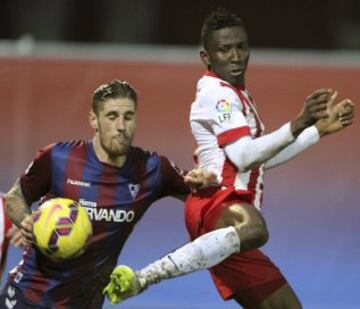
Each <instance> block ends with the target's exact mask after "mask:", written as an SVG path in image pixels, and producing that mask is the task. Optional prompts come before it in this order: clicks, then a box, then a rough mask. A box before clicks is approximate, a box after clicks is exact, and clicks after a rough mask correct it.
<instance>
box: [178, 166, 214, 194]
mask: <svg viewBox="0 0 360 309" xmlns="http://www.w3.org/2000/svg"><path fill="white" fill-rule="evenodd" d="M184 180H185V183H186V184H187V186H188V187H189V188H190V189H191V190H199V189H203V188H207V187H210V186H216V185H218V184H219V183H218V181H217V178H216V175H215V173H213V172H211V171H207V170H204V169H201V168H194V169H192V170H191V171H190V172H188V173H187V174H186V176H185V178H184Z"/></svg>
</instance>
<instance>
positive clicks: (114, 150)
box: [110, 144, 130, 157]
mask: <svg viewBox="0 0 360 309" xmlns="http://www.w3.org/2000/svg"><path fill="white" fill-rule="evenodd" d="M129 149H130V144H120V145H116V146H113V147H111V150H110V155H111V156H113V157H118V156H124V155H126V154H127V153H128V152H129Z"/></svg>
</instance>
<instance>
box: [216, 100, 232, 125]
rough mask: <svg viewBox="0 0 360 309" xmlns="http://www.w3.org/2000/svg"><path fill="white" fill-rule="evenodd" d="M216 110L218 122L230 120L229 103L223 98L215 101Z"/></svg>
mask: <svg viewBox="0 0 360 309" xmlns="http://www.w3.org/2000/svg"><path fill="white" fill-rule="evenodd" d="M216 111H217V114H218V118H219V121H220V123H230V122H232V117H231V103H230V102H229V101H226V100H225V99H221V100H219V101H217V103H216Z"/></svg>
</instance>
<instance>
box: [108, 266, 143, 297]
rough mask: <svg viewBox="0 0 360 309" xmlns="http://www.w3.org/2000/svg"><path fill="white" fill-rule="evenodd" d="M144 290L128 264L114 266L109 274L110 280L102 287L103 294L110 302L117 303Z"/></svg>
mask: <svg viewBox="0 0 360 309" xmlns="http://www.w3.org/2000/svg"><path fill="white" fill-rule="evenodd" d="M143 290H144V287H142V286H141V283H140V280H139V278H138V277H137V276H136V274H135V272H134V271H133V270H132V269H131V268H130V267H128V266H125V265H119V266H117V267H115V269H114V270H113V272H112V273H111V275H110V282H109V284H108V285H107V286H106V287H105V288H104V290H103V294H104V295H106V296H107V298H108V299H109V301H110V303H112V304H119V303H121V302H123V301H124V300H126V299H128V298H130V297H133V296H136V295H138V294H140V293H141V292H142V291H143Z"/></svg>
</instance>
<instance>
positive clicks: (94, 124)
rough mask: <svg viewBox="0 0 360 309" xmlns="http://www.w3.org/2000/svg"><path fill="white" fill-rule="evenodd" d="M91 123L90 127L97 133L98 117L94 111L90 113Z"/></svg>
mask: <svg viewBox="0 0 360 309" xmlns="http://www.w3.org/2000/svg"><path fill="white" fill-rule="evenodd" d="M89 123H90V126H91V127H92V128H93V129H94V130H95V131H97V130H98V121H97V117H96V114H95V113H94V111H92V110H91V111H90V112H89Z"/></svg>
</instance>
